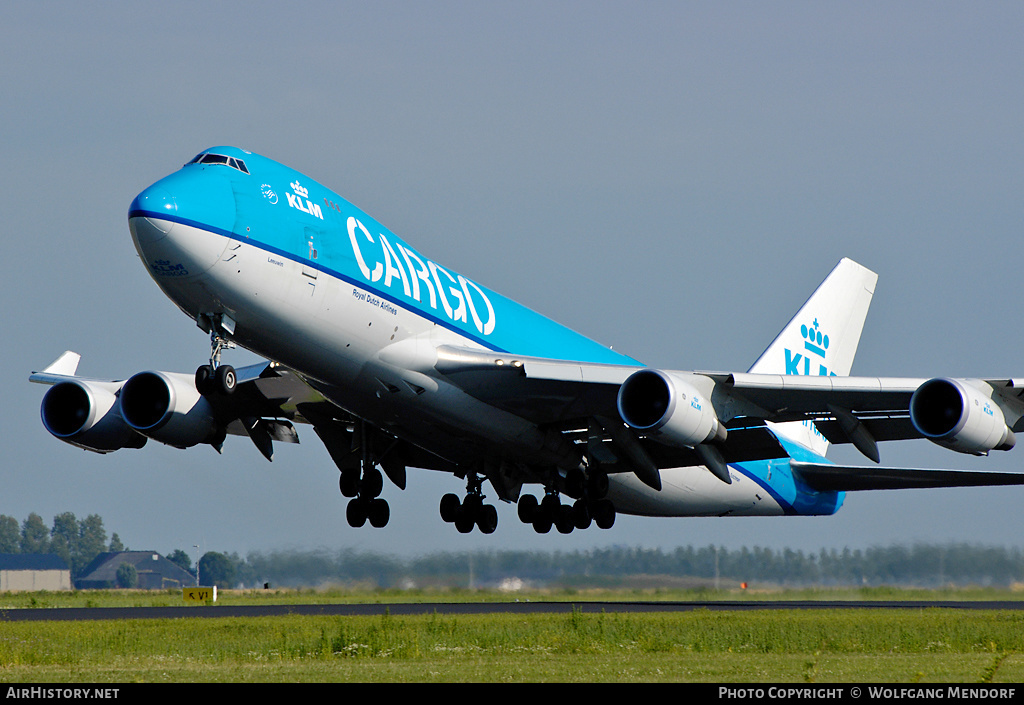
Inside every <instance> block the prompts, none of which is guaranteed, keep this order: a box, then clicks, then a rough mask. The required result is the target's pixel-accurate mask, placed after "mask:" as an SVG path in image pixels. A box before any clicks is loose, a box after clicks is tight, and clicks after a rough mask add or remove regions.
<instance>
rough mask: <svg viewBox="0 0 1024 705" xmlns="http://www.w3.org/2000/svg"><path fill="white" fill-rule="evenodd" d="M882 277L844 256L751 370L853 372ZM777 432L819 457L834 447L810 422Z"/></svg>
mask: <svg viewBox="0 0 1024 705" xmlns="http://www.w3.org/2000/svg"><path fill="white" fill-rule="evenodd" d="M877 281H878V275H877V274H875V273H874V272H872V271H871V270H870V269H867V268H866V267H863V266H862V265H859V264H857V263H856V262H854V261H853V260H851V259H845V258H844V259H842V260H840V261H839V264H837V265H836V267H835V269H833V270H832V272H831V273H830V274H829V275H828V276H827V277H826V278H825V281H823V282H822V283H821V284H820V285H819V286H818V288H817V289H815V291H814V293H813V294H811V297H810V298H809V299H807V301H806V302H805V303H804V305H803V306H802V307H801V308H800V310H799V311H798V312H797V314H796V316H794V317H793V318H792V320H790V322H789V323H788V324H786V327H785V328H783V329H782V332H781V333H779V335H778V336H777V337H776V338H775V340H773V341H772V344H771V345H769V346H768V349H767V350H765V351H764V352H763V353H762V354H761V357H759V358H757V362H755V363H754V364H753V366H752V367H751V368H750V372H755V373H759V374H775V375H827V376H837V377H845V376H848V375H849V374H850V370H851V368H852V367H853V358H854V356H855V355H856V354H857V345H858V344H859V343H860V334H861V331H863V330H864V319H865V318H867V314H868V307H869V306H870V305H871V297H872V295H874V293H875V283H876V282H877ZM772 430H773V431H775V432H776V433H777V434H778V435H780V436H783V437H785V438H786V439H787V440H791V441H793V442H794V443H798V444H800V445H801V446H803V447H805V448H809V449H810V450H812V451H814V452H816V453H818V454H819V455H824V454H825V451H826V450H827V449H828V441H826V440H825V438H824V436H822V435H821V434H820V433H818V431H817V429H816V428H814V425H813V424H812V423H811V422H809V421H808V422H792V423H783V424H773V425H772Z"/></svg>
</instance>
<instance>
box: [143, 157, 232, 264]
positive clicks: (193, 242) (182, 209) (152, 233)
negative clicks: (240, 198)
mask: <svg viewBox="0 0 1024 705" xmlns="http://www.w3.org/2000/svg"><path fill="white" fill-rule="evenodd" d="M235 214H236V211H235V199H234V192H233V191H232V189H231V185H230V183H227V182H226V181H225V180H224V179H221V178H218V176H217V175H216V174H209V173H206V172H204V171H202V170H197V171H190V170H188V169H186V170H182V171H179V172H177V173H175V174H172V175H171V176H168V177H167V178H165V179H161V180H160V181H158V182H156V183H155V184H153V185H152V186H150V187H149V188H147V189H145V190H144V191H142V192H141V193H140V194H139V195H138V196H136V197H135V200H133V201H132V204H131V206H130V208H129V210H128V226H129V230H130V231H131V234H132V240H134V242H135V249H136V250H137V251H138V253H139V256H140V257H141V258H142V260H143V261H144V262H145V264H146V267H147V268H148V269H149V272H150V274H151V275H152V276H153V277H154V278H157V279H167V278H176V279H187V278H191V277H193V276H197V275H200V274H203V273H204V272H207V271H209V270H210V268H212V267H213V266H214V265H215V264H217V262H218V261H219V260H220V257H221V255H222V254H223V252H224V249H225V248H226V247H227V243H228V237H225V236H229V235H230V233H231V229H232V227H233V225H234V221H235Z"/></svg>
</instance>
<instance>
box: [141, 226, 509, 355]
mask: <svg viewBox="0 0 1024 705" xmlns="http://www.w3.org/2000/svg"><path fill="white" fill-rule="evenodd" d="M128 217H129V218H157V219H159V220H169V221H172V222H175V223H180V224H182V225H187V226H189V227H192V228H197V229H199V230H205V231H206V232H208V233H213V234H214V235H221V236H223V237H226V238H229V239H231V240H235V241H237V242H241V243H244V244H246V245H251V246H253V247H255V248H256V249H258V250H263V251H264V252H269V253H270V254H273V255H277V256H279V257H284V258H285V259H288V260H291V261H292V262H295V263H296V264H300V265H302V266H303V267H310V268H312V269H315V270H317V271H319V272H323V273H324V274H326V275H328V276H331V277H334V278H335V279H338V280H340V281H343V282H347V283H348V284H351V285H352V286H355V287H358V288H360V289H366V290H369V291H372V292H373V293H374V295H375V296H379V297H380V298H382V299H386V300H387V301H389V302H390V303H392V304H394V305H395V306H398V307H399V308H401V309H402V310H403V311H408V312H409V313H412V314H414V315H417V316H420V317H421V318H425V319H427V320H428V321H430V322H432V323H436V324H437V325H439V326H441V327H443V328H446V329H448V330H450V331H452V332H453V333H455V334H457V335H460V336H462V337H463V338H468V339H469V340H472V341H474V342H476V343H479V344H480V345H483V346H484V347H485V348H487V349H489V350H492V351H494V352H500V353H507V352H510V351H508V350H505V349H503V348H501V347H498V346H496V345H494V344H493V343H491V342H489V341H487V340H486V339H484V338H481V337H479V336H476V335H473V334H472V333H468V332H466V331H464V330H462V329H461V328H458V327H456V326H455V325H454V324H453V323H452V322H451V321H448V320H445V319H443V318H439V317H438V316H435V315H433V314H430V313H427V312H425V311H421V310H419V309H417V308H412V307H410V306H409V305H408V304H407V303H405V302H403V301H402V300H401V299H398V298H396V297H394V296H393V295H391V294H390V293H385V292H383V291H381V290H380V289H376V288H374V287H373V286H370V285H369V284H368V283H367V282H365V281H360V280H358V279H355V278H354V277H350V276H349V275H347V274H344V273H343V272H339V271H337V270H334V269H329V268H327V267H325V266H323V265H322V264H320V263H319V262H314V261H312V260H309V259H306V258H304V257H300V256H299V255H296V254H293V253H291V252H289V251H287V250H282V249H279V248H277V247H274V246H273V245H268V244H266V243H264V242H260V241H258V240H253V239H252V238H247V237H242V236H240V235H238V234H237V233H235V232H233V231H231V230H225V229H223V228H217V227H214V226H211V225H206V224H205V223H200V222H199V221H196V220H189V219H188V218H182V217H181V216H177V215H171V214H169V213H161V212H158V211H146V210H132V211H128Z"/></svg>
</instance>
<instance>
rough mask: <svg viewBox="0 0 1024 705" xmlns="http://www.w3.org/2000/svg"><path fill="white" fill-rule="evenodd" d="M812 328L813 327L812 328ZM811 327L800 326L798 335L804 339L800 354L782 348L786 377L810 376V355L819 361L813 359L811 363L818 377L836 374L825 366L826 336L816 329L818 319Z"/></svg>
mask: <svg viewBox="0 0 1024 705" xmlns="http://www.w3.org/2000/svg"><path fill="white" fill-rule="evenodd" d="M812 326H813V327H812ZM812 326H807V325H806V324H801V325H800V335H801V336H803V339H804V349H803V351H802V352H797V353H794V352H793V351H792V350H790V349H789V348H784V350H783V352H784V353H785V356H786V374H787V375H810V374H811V369H812V357H811V356H812V355H813V356H814V357H816V358H821V359H820V360H818V359H814V360H813V363H814V364H815V365H817V374H818V376H820V377H835V376H836V373H835V372H831V371H830V370H829V369H828V367H826V366H825V364H824V363H825V353H826V351H827V350H828V343H829V340H828V336H827V335H825V334H824V333H822V331H821V329H820V328H819V327H818V319H817V318H815V319H814V323H813V324H812Z"/></svg>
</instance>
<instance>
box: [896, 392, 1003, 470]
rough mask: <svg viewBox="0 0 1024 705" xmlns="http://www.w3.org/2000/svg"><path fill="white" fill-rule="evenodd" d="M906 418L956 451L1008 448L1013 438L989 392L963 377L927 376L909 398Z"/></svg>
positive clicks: (934, 440) (926, 433) (974, 453)
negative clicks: (957, 378) (961, 378)
mask: <svg viewBox="0 0 1024 705" xmlns="http://www.w3.org/2000/svg"><path fill="white" fill-rule="evenodd" d="M910 421H911V423H913V424H914V428H916V429H917V430H918V431H919V432H920V433H921V435H923V436H924V437H925V438H927V439H928V440H930V441H933V442H935V443H938V444H939V445H941V446H944V447H946V448H950V449H952V450H955V451H958V452H960V453H970V454H972V455H984V454H986V453H988V451H990V450H1009V449H1010V448H1013V446H1014V443H1015V442H1016V438H1015V437H1014V434H1013V431H1011V430H1010V428H1009V427H1008V426H1007V425H1006V419H1005V418H1004V417H1003V411H1002V409H1000V408H999V405H998V404H996V403H995V402H994V401H993V400H992V397H991V395H990V393H988V392H985V391H983V390H982V389H979V388H978V387H976V386H974V385H973V384H970V383H968V382H967V381H966V380H955V379H941V378H938V379H930V380H928V381H927V382H925V383H924V384H922V385H921V386H920V387H918V388H917V390H916V391H915V392H914V395H913V396H912V397H911V398H910Z"/></svg>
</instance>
